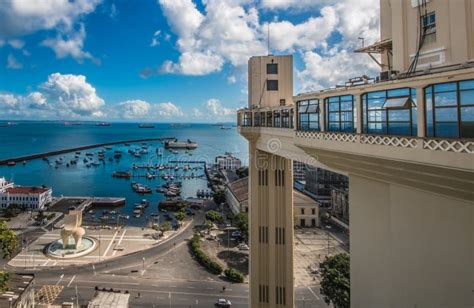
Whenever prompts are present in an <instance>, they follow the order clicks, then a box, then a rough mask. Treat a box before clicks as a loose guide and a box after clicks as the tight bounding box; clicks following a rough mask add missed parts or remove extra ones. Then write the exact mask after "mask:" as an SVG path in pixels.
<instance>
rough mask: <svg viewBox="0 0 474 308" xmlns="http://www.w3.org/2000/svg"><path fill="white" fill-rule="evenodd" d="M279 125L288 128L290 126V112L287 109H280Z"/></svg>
mask: <svg viewBox="0 0 474 308" xmlns="http://www.w3.org/2000/svg"><path fill="white" fill-rule="evenodd" d="M281 127H283V128H289V127H290V112H289V111H288V109H285V110H282V111H281Z"/></svg>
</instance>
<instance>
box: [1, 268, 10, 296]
mask: <svg viewBox="0 0 474 308" xmlns="http://www.w3.org/2000/svg"><path fill="white" fill-rule="evenodd" d="M8 278H10V274H8V273H7V272H3V271H0V291H1V292H4V291H7V282H8Z"/></svg>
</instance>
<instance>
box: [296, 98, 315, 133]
mask: <svg viewBox="0 0 474 308" xmlns="http://www.w3.org/2000/svg"><path fill="white" fill-rule="evenodd" d="M303 103H304V104H305V105H303V106H305V107H306V108H305V112H300V110H301V108H302V107H301V106H302V104H303ZM314 105H316V111H315V112H308V109H309V108H310V106H314ZM313 114H315V115H316V119H315V120H311V116H310V115H313ZM296 115H297V120H296V123H297V130H299V131H318V132H319V131H321V102H320V100H319V99H307V100H301V101H297V102H296ZM302 115H305V120H303V119H302ZM302 123H304V125H302ZM311 124H316V125H315V126H316V127H315V128H312V125H311Z"/></svg>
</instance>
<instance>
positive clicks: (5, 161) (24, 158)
mask: <svg viewBox="0 0 474 308" xmlns="http://www.w3.org/2000/svg"><path fill="white" fill-rule="evenodd" d="M169 139H174V137H161V138H144V139H132V140H121V141H114V142H105V143H96V144H91V145H84V146H79V147H74V148H67V149H60V150H56V151H50V152H44V153H37V154H31V155H25V156H19V157H13V158H7V159H2V160H0V166H1V165H6V164H8V163H9V162H15V163H18V162H22V161H28V160H33V159H38V158H43V157H48V156H54V155H60V154H65V153H70V152H75V151H84V150H89V149H94V148H98V147H104V146H111V145H117V144H123V143H137V142H150V141H166V140H169Z"/></svg>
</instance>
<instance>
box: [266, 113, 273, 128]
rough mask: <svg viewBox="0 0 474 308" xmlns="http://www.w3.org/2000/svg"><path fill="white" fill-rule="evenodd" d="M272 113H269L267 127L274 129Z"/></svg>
mask: <svg viewBox="0 0 474 308" xmlns="http://www.w3.org/2000/svg"><path fill="white" fill-rule="evenodd" d="M272 118H273V117H272V112H271V111H267V127H272V124H273V120H272Z"/></svg>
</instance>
